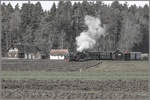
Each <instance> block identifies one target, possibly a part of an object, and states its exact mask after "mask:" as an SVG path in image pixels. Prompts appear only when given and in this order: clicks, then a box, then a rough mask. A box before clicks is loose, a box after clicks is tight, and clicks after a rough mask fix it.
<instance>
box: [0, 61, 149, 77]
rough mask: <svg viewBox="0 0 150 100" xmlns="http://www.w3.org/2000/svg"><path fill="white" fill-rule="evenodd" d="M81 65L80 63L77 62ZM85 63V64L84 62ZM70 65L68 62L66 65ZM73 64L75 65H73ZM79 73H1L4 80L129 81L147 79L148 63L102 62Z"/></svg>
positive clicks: (82, 68) (82, 69) (83, 68)
mask: <svg viewBox="0 0 150 100" xmlns="http://www.w3.org/2000/svg"><path fill="white" fill-rule="evenodd" d="M78 63H82V62H77V63H76V64H78ZM84 63H85V62H84ZM69 64H72V63H70V62H68V65H69ZM74 64H75V63H74ZM80 71H81V72H80ZM80 71H79V70H78V71H73V72H70V71H67V72H55V71H51V72H49V71H46V70H45V71H2V73H1V76H2V78H4V79H16V80H21V79H37V80H76V79H79V80H118V79H122V80H128V79H129V80H131V79H142V80H146V79H148V75H149V74H148V61H103V62H102V64H99V65H97V66H94V67H91V68H86V69H85V67H84V66H83V67H82V66H81V69H80Z"/></svg>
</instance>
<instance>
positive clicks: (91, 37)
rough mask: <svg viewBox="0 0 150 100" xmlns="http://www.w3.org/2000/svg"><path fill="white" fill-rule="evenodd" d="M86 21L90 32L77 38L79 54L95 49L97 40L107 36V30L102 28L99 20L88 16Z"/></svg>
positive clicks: (82, 33) (85, 32) (84, 32)
mask: <svg viewBox="0 0 150 100" xmlns="http://www.w3.org/2000/svg"><path fill="white" fill-rule="evenodd" d="M84 20H85V25H87V26H88V30H87V31H83V32H81V33H80V35H79V36H78V37H76V44H77V51H79V52H82V51H83V50H86V49H90V48H93V47H94V45H95V44H96V40H97V39H98V38H100V36H102V35H103V36H105V35H104V33H105V29H104V28H103V27H102V26H101V21H100V19H99V18H96V17H92V16H88V15H87V16H85V18H84Z"/></svg>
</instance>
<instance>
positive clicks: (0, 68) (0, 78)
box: [0, 0, 2, 98]
mask: <svg viewBox="0 0 150 100" xmlns="http://www.w3.org/2000/svg"><path fill="white" fill-rule="evenodd" d="M1 12H2V11H1V0H0V74H1V70H2V54H1V53H2V52H1V50H2V45H1V31H2V22H1V21H2V20H1V19H2V14H1ZM1 76H2V74H1V75H0V98H2V84H1V82H2V81H1V80H2V77H1Z"/></svg>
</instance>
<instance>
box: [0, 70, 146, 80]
mask: <svg viewBox="0 0 150 100" xmlns="http://www.w3.org/2000/svg"><path fill="white" fill-rule="evenodd" d="M1 76H2V78H4V79H15V80H22V79H37V80H76V79H79V80H118V79H122V80H130V79H142V80H147V79H148V72H45V71H41V72H40V71H18V72H13V71H2V73H1Z"/></svg>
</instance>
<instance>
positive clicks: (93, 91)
mask: <svg viewBox="0 0 150 100" xmlns="http://www.w3.org/2000/svg"><path fill="white" fill-rule="evenodd" d="M2 63H3V64H2V73H1V76H2V90H3V91H2V97H4V98H18V99H20V98H38V99H39V98H44V99H46V98H51V99H116V98H118V99H141V98H142V99H143V98H148V94H149V93H148V90H149V89H148V75H149V73H148V61H111V60H110V61H109V60H108V61H101V62H100V63H99V61H86V62H65V61H49V60H39V61H38V60H36V61H33V60H30V61H26V60H3V61H2Z"/></svg>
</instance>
